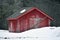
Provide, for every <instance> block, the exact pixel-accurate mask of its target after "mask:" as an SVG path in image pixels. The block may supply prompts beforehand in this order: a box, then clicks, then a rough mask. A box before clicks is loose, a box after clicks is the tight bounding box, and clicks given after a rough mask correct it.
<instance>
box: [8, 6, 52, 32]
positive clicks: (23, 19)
mask: <svg viewBox="0 0 60 40" xmlns="http://www.w3.org/2000/svg"><path fill="white" fill-rule="evenodd" d="M7 20H8V26H9V31H11V32H23V31H26V30H29V29H32V28H41V27H47V26H50V21H51V20H53V19H52V18H51V17H50V16H48V15H47V14H45V13H44V12H42V11H41V10H39V9H38V8H35V7H25V8H21V9H20V10H19V11H17V12H16V13H14V14H12V15H11V16H9V17H8V18H7Z"/></svg>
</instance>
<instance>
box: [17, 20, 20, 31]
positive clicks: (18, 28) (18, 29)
mask: <svg viewBox="0 0 60 40" xmlns="http://www.w3.org/2000/svg"><path fill="white" fill-rule="evenodd" d="M16 31H19V32H20V22H19V20H18V21H17V27H16Z"/></svg>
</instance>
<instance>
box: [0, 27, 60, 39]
mask: <svg viewBox="0 0 60 40" xmlns="http://www.w3.org/2000/svg"><path fill="white" fill-rule="evenodd" d="M0 39H3V40H4V39H7V40H17V39H18V40H60V27H44V28H37V29H31V30H28V31H25V32H22V33H11V32H9V31H8V30H0Z"/></svg>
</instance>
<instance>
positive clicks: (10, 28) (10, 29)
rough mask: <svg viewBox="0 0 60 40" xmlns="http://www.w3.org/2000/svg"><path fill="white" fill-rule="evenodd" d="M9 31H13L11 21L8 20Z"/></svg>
mask: <svg viewBox="0 0 60 40" xmlns="http://www.w3.org/2000/svg"><path fill="white" fill-rule="evenodd" d="M9 31H13V23H12V22H10V27H9Z"/></svg>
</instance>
